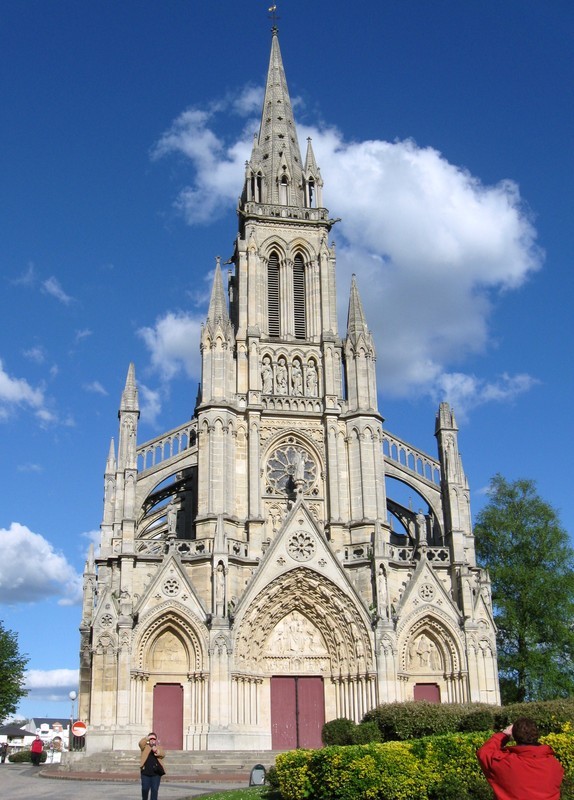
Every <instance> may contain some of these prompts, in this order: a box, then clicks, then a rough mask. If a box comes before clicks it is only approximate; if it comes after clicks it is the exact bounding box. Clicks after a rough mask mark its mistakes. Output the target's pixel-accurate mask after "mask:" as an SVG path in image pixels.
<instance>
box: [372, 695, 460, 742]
mask: <svg viewBox="0 0 574 800" xmlns="http://www.w3.org/2000/svg"><path fill="white" fill-rule="evenodd" d="M463 708H464V707H462V706H457V705H449V704H447V703H444V704H442V703H429V702H427V701H425V700H422V701H419V702H410V703H383V704H382V705H380V706H377V708H374V709H373V710H372V711H368V712H367V713H366V714H365V716H364V718H363V721H364V722H370V721H374V722H376V723H377V725H378V726H379V730H380V731H381V736H382V739H383V741H384V742H389V741H404V740H406V739H420V738H421V737H422V736H431V735H432V734H439V733H454V732H456V731H457V730H458V728H459V725H460V721H461V719H462V716H463V713H464V712H463Z"/></svg>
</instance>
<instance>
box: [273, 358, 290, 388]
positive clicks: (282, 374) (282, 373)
mask: <svg viewBox="0 0 574 800" xmlns="http://www.w3.org/2000/svg"><path fill="white" fill-rule="evenodd" d="M275 392H276V393H277V394H287V365H286V363H285V359H284V358H280V359H279V363H278V364H277V369H276V370H275Z"/></svg>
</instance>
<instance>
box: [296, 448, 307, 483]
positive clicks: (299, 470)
mask: <svg viewBox="0 0 574 800" xmlns="http://www.w3.org/2000/svg"><path fill="white" fill-rule="evenodd" d="M306 461H307V454H306V452H305V451H304V450H297V451H296V453H295V455H294V456H293V480H294V481H295V483H298V482H300V481H304V480H305V462H306Z"/></svg>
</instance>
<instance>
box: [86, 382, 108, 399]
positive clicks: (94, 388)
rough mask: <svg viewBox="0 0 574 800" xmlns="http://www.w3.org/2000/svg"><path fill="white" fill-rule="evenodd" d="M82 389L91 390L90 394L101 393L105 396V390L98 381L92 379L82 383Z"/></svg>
mask: <svg viewBox="0 0 574 800" xmlns="http://www.w3.org/2000/svg"><path fill="white" fill-rule="evenodd" d="M83 388H84V391H86V392H91V393H92V394H101V395H104V396H105V397H106V396H107V394H108V393H107V391H106V390H105V389H104V387H103V386H102V384H101V383H100V382H99V381H92V382H91V383H85V384H84V387H83Z"/></svg>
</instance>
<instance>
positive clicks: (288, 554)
mask: <svg viewBox="0 0 574 800" xmlns="http://www.w3.org/2000/svg"><path fill="white" fill-rule="evenodd" d="M239 188H240V187H238V189H239ZM237 211H238V219H239V229H238V234H237V238H236V240H235V248H234V253H233V257H232V259H231V262H232V269H231V270H230V273H229V276H228V277H227V278H226V279H224V276H223V275H222V270H221V266H220V264H219V262H218V263H217V265H216V269H215V277H214V281H213V288H212V292H211V299H210V303H209V310H208V313H207V318H206V320H205V324H204V325H203V329H202V332H201V339H200V342H199V343H198V344H199V347H200V349H201V358H202V375H201V386H200V391H199V395H198V398H197V404H196V408H195V411H194V415H193V417H192V418H191V419H189V420H186V421H185V422H183V423H182V424H180V425H178V426H177V427H175V428H173V429H172V430H170V431H167V432H166V433H164V434H162V435H161V436H157V437H156V438H155V439H152V440H151V441H147V442H143V443H139V442H138V417H139V407H138V389H137V382H136V374H135V369H134V366H133V365H130V367H129V370H128V373H127V380H126V384H125V389H124V391H123V394H122V397H121V403H120V409H119V435H118V439H117V447H116V443H115V442H114V440H112V443H111V446H110V449H109V455H108V458H107V463H106V467H105V477H104V512H103V521H102V524H101V543H100V547H99V550H98V551H97V553H95V554H94V553H91V554H90V556H89V558H88V561H87V564H86V569H85V573H84V600H83V610H82V620H81V626H80V632H81V650H80V706H79V713H80V718H81V719H83V720H85V721H86V722H87V724H88V731H89V735H88V749H89V750H92V751H94V750H102V749H109V748H112V747H113V748H116V749H117V748H134V747H136V743H137V741H138V739H139V738H140V737H141V736H143V735H144V734H145V733H147V732H148V730H150V729H154V730H156V731H157V732H158V733H159V735H160V738H161V739H162V742H163V744H164V745H165V746H166V747H168V748H171V749H180V750H234V749H241V750H246V749H252V750H255V749H257V750H261V749H263V750H265V749H274V750H278V749H288V748H295V747H315V746H320V745H321V727H322V724H323V723H324V722H325V721H326V720H330V719H334V718H336V717H348V718H351V719H353V720H356V721H360V720H361V718H362V716H363V714H364V713H365V712H366V711H367V710H369V709H371V708H373V707H374V706H376V705H377V704H379V703H384V702H392V701H397V700H399V701H408V700H413V699H415V700H416V699H421V698H422V699H428V700H432V701H435V702H446V703H449V702H461V701H463V702H466V701H481V702H486V703H498V702H499V690H498V676H497V659H496V649H495V628H494V623H493V618H492V609H491V599H490V585H489V579H488V575H487V574H486V573H485V572H484V571H483V570H482V569H480V568H478V567H477V566H476V561H475V549H474V540H473V534H472V524H471V513H470V505H469V487H468V482H467V479H466V476H465V473H464V470H463V466H462V462H461V458H460V454H459V450H458V430H457V425H456V421H455V417H454V414H453V412H452V410H451V408H450V407H449V406H448V405H447V404H445V403H442V404H441V405H440V408H439V409H438V414H437V416H436V427H435V436H436V439H437V445H438V457H436V458H435V457H433V456H432V455H429V454H427V453H424V452H422V451H421V450H419V449H417V448H416V447H415V446H414V445H411V444H408V443H407V442H405V441H402V440H401V439H399V438H397V437H396V436H393V435H392V434H391V433H390V432H389V431H388V430H387V429H386V428H385V427H383V418H382V417H381V414H380V412H379V409H378V401H377V382H376V372H375V343H374V342H373V338H372V335H371V333H370V331H369V328H368V325H367V320H366V319H365V314H364V311H363V306H362V304H361V299H360V295H359V286H358V282H357V281H356V280H355V278H353V280H352V283H351V286H350V295H349V306H348V317H347V330H346V331H345V332H344V336H343V337H342V338H341V336H340V334H339V331H338V326H337V309H336V290H335V279H336V263H335V262H336V259H335V247H334V245H333V244H332V243H330V242H329V235H330V233H331V229H332V227H333V225H334V223H335V221H336V220H334V219H332V218H331V217H330V216H329V212H328V211H327V209H326V208H325V207H324V205H323V180H322V177H321V172H320V169H319V167H318V165H317V162H316V159H315V155H314V153H313V148H312V144H311V141H310V140H309V141H308V142H307V148H306V152H305V157H304V158H303V157H302V155H301V151H300V147H299V142H298V138H297V132H296V128H295V122H294V118H293V111H292V107H291V101H290V98H289V92H288V88H287V82H286V78H285V72H284V68H283V62H282V57H281V52H280V48H279V40H278V35H277V29H276V28H274V29H273V32H272V40H271V56H270V62H269V70H268V75H267V82H266V88H265V98H264V103H263V110H262V116H261V125H260V129H259V134H258V135H257V136H256V137H255V140H254V143H253V150H252V153H251V158H250V160H249V161H248V162H247V164H246V171H245V181H244V185H243V189H242V194H241V197H240V200H239V205H238V209H237ZM226 283H227V287H226V286H225V284H226ZM397 482H400V483H402V484H403V485H404V486H406V487H409V488H408V491H409V492H410V493H411V495H413V496H416V498H417V500H416V505H417V510H413V509H412V508H408V507H406V506H405V505H404V504H401V503H400V502H399V501H398V500H393V499H392V497H391V495H390V488H391V486H393V485H394V486H396V484H397ZM409 505H410V504H409ZM419 507H420V510H419Z"/></svg>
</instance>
